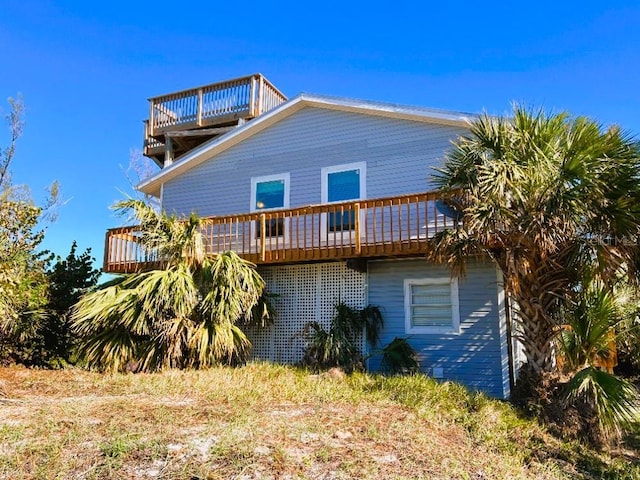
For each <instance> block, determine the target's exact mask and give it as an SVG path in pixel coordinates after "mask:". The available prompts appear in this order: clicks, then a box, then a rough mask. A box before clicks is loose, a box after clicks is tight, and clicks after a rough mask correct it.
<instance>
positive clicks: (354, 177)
mask: <svg viewBox="0 0 640 480" xmlns="http://www.w3.org/2000/svg"><path fill="white" fill-rule="evenodd" d="M366 167H367V164H366V162H356V163H346V164H343V165H334V166H331V167H325V168H323V169H322V178H321V187H322V193H321V196H322V198H321V200H322V203H337V202H346V201H349V200H358V199H362V198H366V177H367V168H366ZM326 217H327V218H326V223H325V224H324V225H323V230H325V229H326V230H327V231H328V232H341V231H346V230H353V229H354V228H355V212H354V211H353V210H345V211H341V212H329V214H328V215H327V216H326Z"/></svg>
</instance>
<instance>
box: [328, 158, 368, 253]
mask: <svg viewBox="0 0 640 480" xmlns="http://www.w3.org/2000/svg"><path fill="white" fill-rule="evenodd" d="M352 170H359V171H360V174H359V180H360V186H359V187H360V193H359V196H358V198H354V199H351V200H364V199H366V198H367V162H352V163H343V164H341V165H331V166H329V167H323V168H322V170H321V172H320V202H321V203H322V204H330V203H341V202H348V201H351V200H340V201H338V202H330V201H329V174H331V173H339V172H350V171H352ZM363 221H364V211H361V212H360V223H361V224H362V223H363ZM364 233H365V232H364V230H361V234H362V235H364ZM320 236H321V238H323V239H324V238H326V239H327V240H328V242H329V243H335V241H336V240H337V238H338V236H340V237H341V238H344V233H343V232H342V231H340V232H327V214H326V213H323V214H321V215H320Z"/></svg>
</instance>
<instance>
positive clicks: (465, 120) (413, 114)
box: [300, 93, 478, 127]
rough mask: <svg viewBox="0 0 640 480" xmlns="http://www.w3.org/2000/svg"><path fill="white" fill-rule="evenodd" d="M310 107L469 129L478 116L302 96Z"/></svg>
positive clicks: (389, 104) (391, 104) (367, 101)
mask: <svg viewBox="0 0 640 480" xmlns="http://www.w3.org/2000/svg"><path fill="white" fill-rule="evenodd" d="M300 96H301V97H302V98H303V99H304V100H305V101H306V103H307V104H308V105H312V106H316V107H319V108H327V109H332V110H342V111H351V112H358V113H364V114H370V115H379V116H385V117H393V118H398V119H403V120H415V121H419V122H428V123H440V124H445V125H457V126H462V127H468V126H469V123H471V122H472V121H474V120H476V119H477V118H478V115H475V114H471V113H461V112H451V111H445V110H437V109H430V108H422V107H414V106H407V105H397V104H393V103H384V102H373V101H370V100H357V99H351V98H341V97H331V96H324V95H309V94H304V93H303V94H301V95H300Z"/></svg>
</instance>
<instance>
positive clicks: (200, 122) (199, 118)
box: [196, 88, 202, 127]
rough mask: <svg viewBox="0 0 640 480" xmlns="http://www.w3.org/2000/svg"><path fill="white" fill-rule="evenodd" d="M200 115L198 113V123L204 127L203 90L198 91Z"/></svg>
mask: <svg viewBox="0 0 640 480" xmlns="http://www.w3.org/2000/svg"><path fill="white" fill-rule="evenodd" d="M197 109H198V113H197V118H196V120H197V122H198V126H199V127H201V126H202V89H201V88H199V89H198V106H197Z"/></svg>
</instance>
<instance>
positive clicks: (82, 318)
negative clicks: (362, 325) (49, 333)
mask: <svg viewBox="0 0 640 480" xmlns="http://www.w3.org/2000/svg"><path fill="white" fill-rule="evenodd" d="M117 208H118V209H119V210H121V211H133V212H134V217H135V218H136V219H137V221H138V222H139V223H140V231H141V237H140V242H141V244H142V245H143V247H144V248H146V249H148V250H149V251H153V252H157V255H158V259H159V260H160V261H161V264H162V267H163V268H162V269H161V270H153V271H149V272H142V273H136V274H132V275H129V276H125V277H123V278H122V279H121V280H119V281H118V282H117V283H116V284H115V285H110V286H108V287H106V288H102V289H98V290H97V291H95V292H92V293H89V294H87V295H85V296H84V297H83V298H82V299H81V300H80V301H79V302H78V304H77V305H76V307H75V312H74V315H73V318H74V327H75V330H76V332H77V333H78V335H79V336H80V337H81V340H80V345H79V352H80V354H81V355H82V356H83V357H84V358H85V359H86V361H87V363H88V365H89V366H90V367H94V368H98V369H107V370H122V369H125V368H127V365H129V366H131V365H134V367H135V368H136V369H140V370H145V371H150V370H159V369H162V368H167V367H170V368H187V367H207V366H210V365H212V364H215V363H221V362H222V363H233V362H237V361H243V360H244V359H245V358H246V355H247V353H248V349H249V347H250V343H249V340H248V339H247V337H246V336H245V334H244V333H243V331H242V329H241V326H242V325H243V324H250V323H251V322H252V308H253V307H254V306H255V305H256V304H257V303H258V302H259V301H260V299H261V298H263V292H264V282H263V280H262V278H261V277H260V276H259V275H258V273H257V272H256V270H255V268H254V265H253V264H251V263H249V262H247V261H245V260H243V259H241V258H240V257H238V256H237V255H236V254H235V253H233V252H226V253H223V254H219V255H215V256H213V257H210V256H208V255H206V252H205V248H204V243H203V238H202V233H201V229H202V227H203V225H204V223H206V221H205V220H203V219H200V218H198V217H196V216H195V215H191V217H190V218H188V219H184V220H182V219H178V218H176V217H175V216H167V215H165V214H163V213H157V212H156V211H155V210H154V209H153V208H151V207H150V206H149V205H147V204H145V203H144V202H142V201H139V200H129V201H124V202H120V203H119V204H118V205H117ZM256 311H258V312H267V311H268V309H256Z"/></svg>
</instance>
